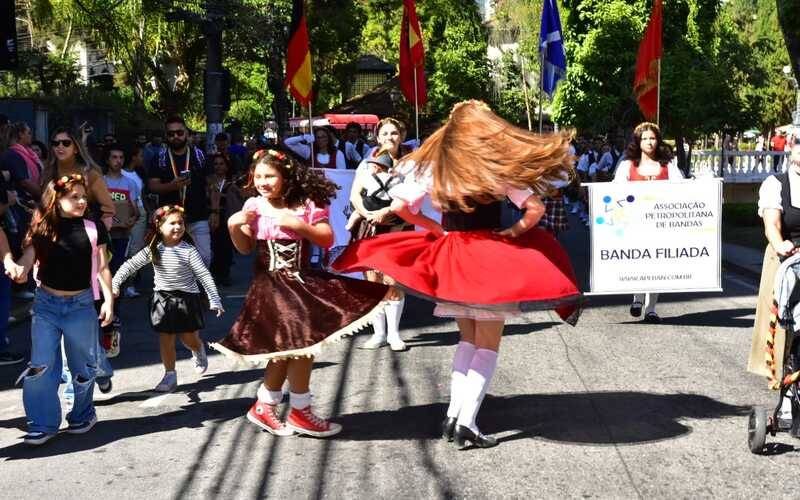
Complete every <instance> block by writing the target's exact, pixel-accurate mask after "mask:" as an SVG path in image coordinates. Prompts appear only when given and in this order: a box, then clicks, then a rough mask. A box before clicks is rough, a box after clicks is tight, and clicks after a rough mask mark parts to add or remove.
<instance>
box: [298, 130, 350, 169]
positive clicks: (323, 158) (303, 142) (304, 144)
mask: <svg viewBox="0 0 800 500" xmlns="http://www.w3.org/2000/svg"><path fill="white" fill-rule="evenodd" d="M313 142H314V136H313V135H311V134H304V135H296V136H294V137H289V138H288V139H286V140H285V141H283V143H284V144H286V147H288V148H289V149H291V150H292V151H294V152H295V153H297V154H298V155H300V156H301V157H302V158H304V159H306V160H308V159H309V158H311V146H309V144H311V143H313ZM330 161H331V155H329V154H328V153H317V163H319V164H320V165H327V164H328V163H330ZM336 168H339V169H345V168H347V163H346V162H345V160H344V154H343V153H342V152H341V151H339V150H336Z"/></svg>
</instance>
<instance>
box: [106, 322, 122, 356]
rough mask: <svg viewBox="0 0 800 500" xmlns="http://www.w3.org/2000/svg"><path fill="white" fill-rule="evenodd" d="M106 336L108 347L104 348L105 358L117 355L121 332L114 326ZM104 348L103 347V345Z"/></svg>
mask: <svg viewBox="0 0 800 500" xmlns="http://www.w3.org/2000/svg"><path fill="white" fill-rule="evenodd" d="M107 337H108V348H107V349H106V357H107V358H116V357H117V356H119V344H120V339H121V337H122V334H121V333H120V331H119V330H117V329H116V328H115V329H114V330H112V332H111V333H109V334H108V335H107ZM104 349H105V347H104Z"/></svg>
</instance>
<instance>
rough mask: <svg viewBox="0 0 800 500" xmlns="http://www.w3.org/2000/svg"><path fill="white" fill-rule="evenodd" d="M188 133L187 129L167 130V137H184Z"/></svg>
mask: <svg viewBox="0 0 800 500" xmlns="http://www.w3.org/2000/svg"><path fill="white" fill-rule="evenodd" d="M184 135H186V131H185V130H167V137H183V136H184Z"/></svg>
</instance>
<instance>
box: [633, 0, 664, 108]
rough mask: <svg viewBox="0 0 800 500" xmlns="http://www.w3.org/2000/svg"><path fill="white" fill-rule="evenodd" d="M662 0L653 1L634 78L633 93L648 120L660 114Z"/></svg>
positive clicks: (640, 46) (640, 45)
mask: <svg viewBox="0 0 800 500" xmlns="http://www.w3.org/2000/svg"><path fill="white" fill-rule="evenodd" d="M661 17H662V16H661V0H655V2H654V3H653V12H651V14H650V22H649V23H647V29H646V30H645V31H644V37H643V38H642V43H641V44H639V55H638V56H636V76H635V77H634V79H633V93H634V94H636V100H637V101H638V102H639V109H641V110H642V114H643V115H644V116H645V118H647V119H648V120H652V119H654V118H655V117H656V116H657V114H658V85H659V66H658V64H659V61H660V60H661Z"/></svg>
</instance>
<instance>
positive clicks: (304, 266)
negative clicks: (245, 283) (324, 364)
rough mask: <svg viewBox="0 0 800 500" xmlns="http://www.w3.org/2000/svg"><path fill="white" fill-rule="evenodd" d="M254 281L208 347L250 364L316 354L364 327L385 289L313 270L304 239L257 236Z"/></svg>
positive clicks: (384, 287) (378, 306)
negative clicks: (222, 333) (232, 319)
mask: <svg viewBox="0 0 800 500" xmlns="http://www.w3.org/2000/svg"><path fill="white" fill-rule="evenodd" d="M256 251H257V258H256V264H255V273H254V276H253V282H252V284H251V285H250V289H249V290H248V292H247V296H246V297H245V301H244V306H243V307H242V310H241V312H240V313H239V317H238V318H237V320H236V323H234V325H233V328H231V332H230V334H229V335H228V336H227V337H225V338H224V339H223V340H222V341H221V342H219V343H218V344H212V346H213V347H214V348H215V349H216V350H218V351H220V352H222V353H223V354H226V355H228V356H231V357H233V358H237V359H241V360H244V361H248V362H251V363H259V362H263V361H268V360H270V359H281V358H295V357H300V356H314V355H316V354H318V353H319V351H320V349H321V348H322V346H324V345H326V344H330V343H333V342H338V341H339V340H341V338H342V337H344V336H345V335H351V334H353V333H355V332H356V331H358V330H360V329H362V328H364V327H366V326H367V325H369V324H370V323H371V321H372V317H373V316H374V315H375V314H377V313H379V312H380V311H381V308H382V307H383V306H382V305H381V300H382V299H383V297H384V295H386V292H387V290H388V288H387V287H386V286H385V285H382V284H380V283H371V282H368V281H361V280H356V279H351V278H347V277H343V276H336V275H334V274H331V273H328V272H325V271H322V270H316V269H311V268H310V266H309V262H310V260H309V257H310V252H309V244H308V241H306V240H258V242H257V245H256Z"/></svg>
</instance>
